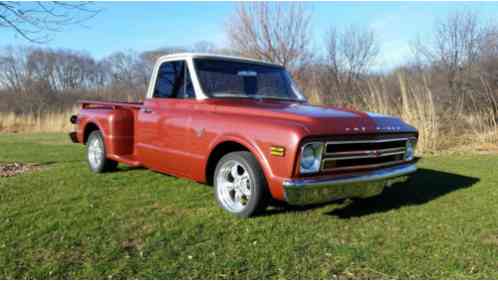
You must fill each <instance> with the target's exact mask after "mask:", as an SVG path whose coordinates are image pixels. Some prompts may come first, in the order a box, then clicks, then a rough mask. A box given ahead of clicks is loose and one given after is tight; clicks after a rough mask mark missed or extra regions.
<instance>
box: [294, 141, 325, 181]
mask: <svg viewBox="0 0 498 281" xmlns="http://www.w3.org/2000/svg"><path fill="white" fill-rule="evenodd" d="M322 150H323V143H321V142H310V143H307V144H305V145H304V146H303V149H302V150H301V163H300V165H299V166H300V172H301V174H309V173H316V172H318V171H319V170H320V163H321V161H322Z"/></svg>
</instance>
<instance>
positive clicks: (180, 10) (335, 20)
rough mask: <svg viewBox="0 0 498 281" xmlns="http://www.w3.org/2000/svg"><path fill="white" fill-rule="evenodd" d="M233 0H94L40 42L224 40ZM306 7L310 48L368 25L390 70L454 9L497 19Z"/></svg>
mask: <svg viewBox="0 0 498 281" xmlns="http://www.w3.org/2000/svg"><path fill="white" fill-rule="evenodd" d="M236 5H237V4H236V3H232V2H215V3H207V2H198V3H191V2H140V3H138V2H125V3H120V2H99V3H97V4H96V6H97V7H98V8H101V9H102V12H101V13H100V14H98V15H97V16H96V17H95V18H93V19H91V20H90V21H88V22H86V23H85V26H72V27H69V28H66V29H65V31H64V32H62V33H57V34H56V35H55V38H54V39H53V40H52V41H50V42H49V43H47V44H45V46H48V47H53V48H71V49H77V50H83V51H86V52H89V53H90V54H92V55H94V56H95V57H97V58H102V57H104V56H106V55H109V54H111V53H112V52H114V51H118V50H127V49H132V50H136V51H143V50H150V49H154V48H159V47H165V46H187V47H188V46H190V45H193V44H194V43H195V42H198V41H209V42H212V43H214V44H215V45H216V46H218V47H223V46H226V45H227V44H228V42H227V39H226V37H225V33H224V30H225V26H224V25H225V23H226V22H227V19H228V17H229V16H230V14H231V13H232V12H233V10H234V8H235V7H236ZM305 5H307V6H309V7H310V8H311V11H312V14H313V17H312V23H311V24H312V31H313V34H312V35H313V38H314V48H315V50H317V52H320V50H321V49H322V46H323V37H324V34H325V33H326V31H327V30H328V29H329V28H330V26H334V27H336V28H338V29H341V28H343V27H346V26H348V25H351V24H354V25H360V26H365V27H368V28H371V29H373V30H374V31H375V32H376V34H377V35H378V37H379V40H380V42H381V56H380V58H379V60H378V67H379V68H391V67H394V66H396V65H398V64H400V63H402V62H404V61H407V60H408V59H409V57H410V54H411V52H410V48H409V44H410V41H413V40H414V39H416V38H417V36H422V37H424V36H428V35H429V34H430V32H431V29H432V27H433V25H434V22H435V20H436V19H438V18H441V17H444V16H445V15H447V14H448V13H449V12H451V11H455V10H472V11H475V12H477V13H479V14H480V15H481V16H482V17H483V19H485V20H491V19H493V18H496V19H498V3H478V2H473V3H462V2H458V3H456V2H454V3H447V2H437V3H430V2H394V3H393V2H355V3H348V2H327V3H324V2H318V3H313V2H308V3H306V4H305ZM0 39H1V40H0V46H1V45H27V42H26V41H24V40H23V39H22V38H20V37H19V36H16V35H15V34H14V33H13V32H12V31H9V30H6V29H0Z"/></svg>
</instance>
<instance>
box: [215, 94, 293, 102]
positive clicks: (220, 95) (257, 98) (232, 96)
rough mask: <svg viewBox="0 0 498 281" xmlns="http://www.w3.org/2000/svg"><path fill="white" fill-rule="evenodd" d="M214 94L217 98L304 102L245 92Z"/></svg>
mask: <svg viewBox="0 0 498 281" xmlns="http://www.w3.org/2000/svg"><path fill="white" fill-rule="evenodd" d="M212 96H213V97H216V98H245V99H254V100H263V99H270V100H284V101H295V102H303V101H302V100H299V99H292V98H284V97H279V96H264V95H244V94H231V93H214V94H212Z"/></svg>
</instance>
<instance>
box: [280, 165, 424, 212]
mask: <svg viewBox="0 0 498 281" xmlns="http://www.w3.org/2000/svg"><path fill="white" fill-rule="evenodd" d="M416 170H417V167H416V165H415V164H414V163H412V164H404V165H399V166H395V167H390V168H385V169H381V170H375V171H371V172H366V173H361V174H356V175H346V176H334V177H331V178H314V179H293V180H286V181H284V183H283V186H284V191H285V199H286V200H287V202H288V203H289V204H292V205H306V204H316V203H325V202H330V201H333V200H337V199H344V198H367V197H372V196H375V195H378V194H380V193H382V191H383V190H384V187H385V186H389V185H392V184H394V183H398V182H405V181H406V180H407V179H408V177H407V175H409V174H411V173H414V172H415V171H416Z"/></svg>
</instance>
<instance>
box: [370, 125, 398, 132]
mask: <svg viewBox="0 0 498 281" xmlns="http://www.w3.org/2000/svg"><path fill="white" fill-rule="evenodd" d="M376 129H377V131H388V132H396V131H400V130H401V127H400V126H377V127H376Z"/></svg>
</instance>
